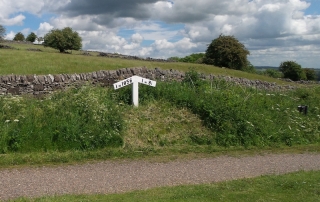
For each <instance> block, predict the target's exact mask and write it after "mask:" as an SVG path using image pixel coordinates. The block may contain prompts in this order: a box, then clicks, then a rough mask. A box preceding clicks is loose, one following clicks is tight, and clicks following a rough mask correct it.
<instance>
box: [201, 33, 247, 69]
mask: <svg viewBox="0 0 320 202" xmlns="http://www.w3.org/2000/svg"><path fill="white" fill-rule="evenodd" d="M249 54H250V52H249V51H248V50H247V49H246V47H245V46H244V45H243V44H242V43H240V42H239V41H238V39H236V38H235V37H234V36H224V35H220V36H219V37H218V38H216V39H214V40H213V41H212V42H211V44H210V45H209V46H208V48H207V50H206V54H205V57H204V63H206V64H210V65H215V66H218V67H227V68H230V69H237V70H245V69H246V68H248V66H250V63H249V61H248V59H247V55H249Z"/></svg>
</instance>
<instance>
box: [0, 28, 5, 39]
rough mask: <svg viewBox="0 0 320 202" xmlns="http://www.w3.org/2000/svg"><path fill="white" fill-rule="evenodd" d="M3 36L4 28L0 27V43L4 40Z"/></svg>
mask: <svg viewBox="0 0 320 202" xmlns="http://www.w3.org/2000/svg"><path fill="white" fill-rule="evenodd" d="M5 34H6V28H5V27H4V26H2V25H0V41H1V40H2V39H4V36H5Z"/></svg>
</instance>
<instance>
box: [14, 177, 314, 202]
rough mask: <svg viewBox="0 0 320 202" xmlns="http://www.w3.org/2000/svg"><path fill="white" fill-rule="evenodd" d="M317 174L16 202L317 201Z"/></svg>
mask: <svg viewBox="0 0 320 202" xmlns="http://www.w3.org/2000/svg"><path fill="white" fill-rule="evenodd" d="M319 180H320V171H314V172H298V173H292V174H287V175H283V176H275V175H272V176H263V177H259V178H253V179H242V180H235V181H229V182H221V183H214V184H206V185H195V186H178V187H164V188H156V189H150V190H146V191H135V192H130V193H125V194H110V195H67V196H56V197H44V198H39V199H17V200H15V201H48V202H49V201H130V202H132V201H139V202H141V201H148V202H149V201H168V202H169V201H246V202H247V201H281V202H285V201H288V202H293V201H299V202H300V201H319V198H320V183H319V182H320V181H319Z"/></svg>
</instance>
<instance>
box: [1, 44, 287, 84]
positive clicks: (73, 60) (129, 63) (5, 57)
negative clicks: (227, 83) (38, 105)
mask: <svg viewBox="0 0 320 202" xmlns="http://www.w3.org/2000/svg"><path fill="white" fill-rule="evenodd" d="M6 45H9V46H11V47H14V48H15V49H0V55H1V57H0V75H5V74H20V75H21V74H23V75H24V74H38V75H40V74H60V73H85V72H93V71H98V70H114V69H120V68H127V67H129V68H130V67H142V66H145V67H147V68H156V67H160V68H162V69H176V70H181V71H185V72H186V71H189V69H190V68H193V69H195V70H196V71H198V72H201V73H206V74H215V75H229V76H234V77H242V78H248V79H258V80H265V81H269V82H276V83H279V84H288V83H286V82H284V81H280V80H278V79H274V78H270V77H266V76H262V75H257V74H250V73H246V72H242V71H235V70H230V69H226V68H218V67H214V66H210V65H203V64H191V63H166V62H150V61H139V60H125V59H117V58H106V57H98V56H97V55H98V53H97V52H91V56H85V55H83V54H82V52H81V51H73V52H72V54H61V53H59V51H57V50H54V49H51V48H44V47H43V46H38V45H32V44H31V45H25V44H14V43H13V44H12V43H8V44H6ZM30 48H32V49H40V50H42V51H41V52H38V51H27V49H30ZM12 58H14V59H12Z"/></svg>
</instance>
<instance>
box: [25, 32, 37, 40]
mask: <svg viewBox="0 0 320 202" xmlns="http://www.w3.org/2000/svg"><path fill="white" fill-rule="evenodd" d="M36 39H37V35H36V34H35V33H33V32H31V33H30V34H29V35H28V36H27V38H26V41H30V42H35V40H36Z"/></svg>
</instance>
